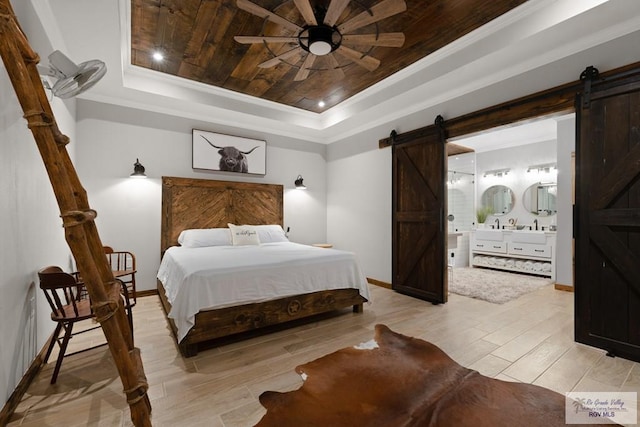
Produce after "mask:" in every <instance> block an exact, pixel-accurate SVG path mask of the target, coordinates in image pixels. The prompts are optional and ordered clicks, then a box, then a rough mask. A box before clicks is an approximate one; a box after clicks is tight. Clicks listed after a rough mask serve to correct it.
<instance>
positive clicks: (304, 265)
mask: <svg viewBox="0 0 640 427" xmlns="http://www.w3.org/2000/svg"><path fill="white" fill-rule="evenodd" d="M228 224H236V225H245V224H250V225H252V226H257V227H249V228H238V229H236V228H234V232H233V233H232V232H231V230H229V229H228V228H227V227H228ZM282 225H283V187H282V186H281V185H273V184H255V183H241V182H231V181H216V180H203V179H190V178H175V177H163V178H162V229H161V256H162V262H161V266H160V269H159V270H158V281H157V288H158V294H159V296H160V300H161V302H162V306H163V308H164V311H165V313H166V314H167V319H168V322H169V325H170V327H171V329H172V331H173V333H174V335H175V337H176V340H177V342H178V347H179V349H180V352H181V353H182V355H183V356H184V357H191V356H194V355H196V354H197V353H198V347H199V345H202V344H204V343H209V342H211V341H212V340H216V339H219V338H222V337H228V336H231V335H235V334H239V333H242V332H247V331H252V330H256V329H260V328H264V327H267V326H272V325H279V324H283V323H286V322H290V321H293V320H297V319H301V318H307V317H310V316H314V315H317V314H321V313H326V312H330V311H335V310H340V309H344V308H347V307H352V308H353V311H354V312H356V313H359V312H362V309H363V303H364V302H366V301H367V300H368V299H369V294H368V289H367V283H366V279H365V278H364V275H362V272H361V271H360V269H359V267H358V266H357V262H356V261H355V256H354V255H353V254H351V253H349V252H345V251H338V250H334V249H324V248H318V247H312V246H309V245H300V244H296V243H292V242H289V241H288V240H287V239H283V238H282V235H284V231H282ZM225 229H226V230H229V233H230V236H232V239H231V241H230V242H229V243H228V244H225V243H224V242H222V243H220V242H219V240H220V238H221V237H220V236H221V234H219V233H224V230H225ZM247 230H252V231H254V230H257V231H259V233H258V237H261V238H262V243H261V244H259V245H253V244H238V245H234V244H233V243H234V239H236V238H241V237H242V236H241V234H242V233H240V231H241V232H243V233H244V232H246V231H247ZM183 232H184V233H183ZM188 233H196V234H191V235H190V234H188ZM202 233H205V234H204V236H205V237H204V240H207V239H213V240H215V241H216V242H217V243H215V244H211V243H204V244H203V243H202V240H203V238H202V237H203V234H202ZM207 233H209V234H207ZM211 233H218V234H216V236H212V234H211ZM264 233H267V234H266V236H267V237H265V234H264ZM245 234H246V233H245ZM189 236H191V240H189ZM269 236H271V237H269ZM225 238H226V237H225ZM179 240H180V241H179ZM193 241H196V242H197V243H196V244H194V243H193ZM265 242H266V243H265ZM181 243H182V244H181ZM208 260H212V261H208ZM213 260H216V261H213ZM214 266H217V267H219V268H217V269H216V268H213V267H214ZM303 271H305V272H306V271H313V272H314V273H315V274H314V275H313V276H305V275H303V274H302V272H303ZM206 276H210V277H206ZM287 277H289V278H292V280H293V282H296V285H297V286H299V287H298V288H294V286H293V284H290V282H285V281H284V280H285V278H287ZM207 282H208V284H206V283H207ZM247 283H252V284H254V287H253V289H251V288H241V287H240V286H239V284H243V286H245V285H246V284H247ZM258 291H259V292H258ZM263 291H264V292H263ZM221 294H222V295H221ZM229 295H231V298H230V299H228V297H229ZM224 298H227V299H224ZM174 305H175V309H174Z"/></svg>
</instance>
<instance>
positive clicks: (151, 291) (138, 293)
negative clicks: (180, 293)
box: [136, 289, 158, 298]
mask: <svg viewBox="0 0 640 427" xmlns="http://www.w3.org/2000/svg"><path fill="white" fill-rule="evenodd" d="M153 295H158V290H157V289H147V290H145V291H136V298H140V297H150V296H153Z"/></svg>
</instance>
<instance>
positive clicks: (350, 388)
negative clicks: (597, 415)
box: [257, 325, 611, 427]
mask: <svg viewBox="0 0 640 427" xmlns="http://www.w3.org/2000/svg"><path fill="white" fill-rule="evenodd" d="M296 372H298V373H299V374H300V375H302V377H303V379H304V383H303V385H302V386H301V387H300V388H299V389H298V390H295V391H291V392H287V393H279V392H275V391H267V392H264V393H262V395H260V403H262V405H263V406H264V407H265V408H266V409H267V413H266V415H265V416H264V417H263V418H262V420H260V422H259V423H258V424H257V426H259V427H271V426H273V427H287V426H295V427H299V426H305V427H312V426H317V427H328V426H331V427H338V426H349V427H353V426H359V427H360V426H362V427H365V426H367V427H368V426H380V427H404V426H420V427H423V426H430V427H438V426H441V427H450V426H455V427H467V426H468V427H485V426H486V427H498V426H509V427H511V426H527V427H552V426H558V427H559V426H563V427H564V426H565V397H564V396H563V395H561V394H559V393H556V392H554V391H551V390H547V389H545V388H542V387H538V386H535V385H531V384H522V383H512V382H505V381H500V380H496V379H493V378H489V377H485V376H483V375H480V374H479V373H478V372H476V371H473V370H470V369H467V368H464V367H462V366H461V365H459V364H458V363H456V362H455V361H453V359H451V358H450V357H449V356H447V355H446V354H445V353H444V352H443V351H442V350H440V349H439V348H438V347H436V346H435V345H433V344H431V343H428V342H426V341H423V340H420V339H417V338H411V337H406V336H404V335H401V334H398V333H395V332H393V331H391V330H390V329H389V328H388V327H386V326H384V325H377V326H376V327H375V338H374V340H372V341H370V342H369V343H365V344H362V345H360V346H358V347H350V348H344V349H342V350H339V351H336V352H335V353H331V354H329V355H327V356H324V357H321V358H319V359H317V360H314V361H313V362H310V363H307V364H305V365H301V366H298V367H297V368H296ZM609 425H611V424H609ZM590 426H593V424H590Z"/></svg>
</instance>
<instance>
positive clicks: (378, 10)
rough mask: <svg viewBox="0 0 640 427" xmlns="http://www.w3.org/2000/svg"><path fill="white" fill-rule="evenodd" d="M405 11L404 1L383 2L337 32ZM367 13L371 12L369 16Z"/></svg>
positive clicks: (345, 31) (353, 28)
mask: <svg viewBox="0 0 640 427" xmlns="http://www.w3.org/2000/svg"><path fill="white" fill-rule="evenodd" d="M238 1H240V0H238ZM405 10H407V4H406V3H405V2H404V0H383V1H381V2H380V3H378V4H377V5H375V6H373V7H371V9H369V10H365V11H364V12H362V13H361V14H359V15H356V16H355V17H353V18H352V19H350V20H348V21H347V22H344V23H342V24H341V25H339V26H338V30H339V31H340V32H341V33H342V34H346V33H350V32H351V31H353V30H357V29H358V28H362V27H364V26H365V25H369V24H373V23H375V22H378V21H380V20H382V19H384V18H388V17H390V16H393V15H396V14H398V13H400V12H404V11H405ZM369 12H371V14H370V13H369Z"/></svg>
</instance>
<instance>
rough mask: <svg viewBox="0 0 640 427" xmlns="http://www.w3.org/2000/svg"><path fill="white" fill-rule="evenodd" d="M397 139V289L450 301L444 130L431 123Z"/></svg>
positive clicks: (394, 149)
mask: <svg viewBox="0 0 640 427" xmlns="http://www.w3.org/2000/svg"><path fill="white" fill-rule="evenodd" d="M405 135H407V137H405V138H403V139H402V140H401V141H396V142H395V143H394V144H393V147H392V152H393V154H392V157H393V196H392V200H393V231H392V239H393V249H392V258H393V260H392V276H393V283H392V287H393V289H394V290H396V291H398V292H400V293H403V294H406V295H411V296H414V297H417V298H420V299H424V300H427V301H431V302H432V303H436V304H439V303H445V302H447V268H446V247H445V242H446V241H445V232H446V230H445V209H446V207H447V200H446V195H447V193H446V191H445V180H446V167H447V166H446V159H447V157H446V146H445V143H446V141H445V137H444V131H443V129H442V128H441V127H440V126H431V127H429V128H426V130H424V131H421V132H420V133H419V134H417V135H413V136H411V135H409V134H405Z"/></svg>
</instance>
